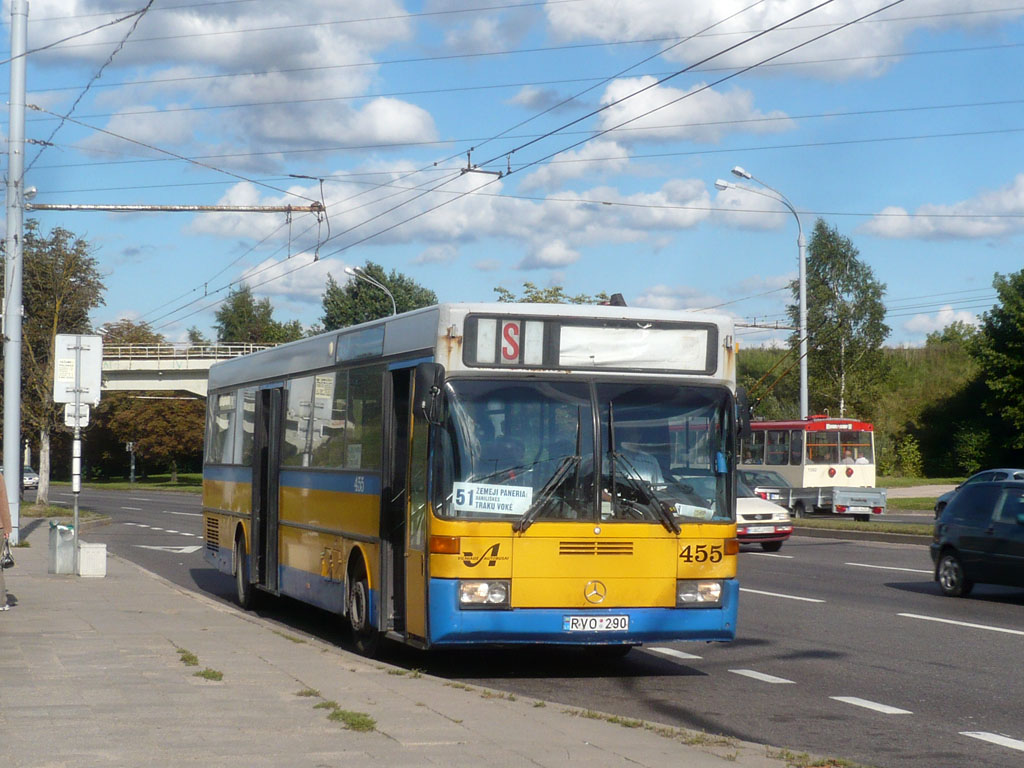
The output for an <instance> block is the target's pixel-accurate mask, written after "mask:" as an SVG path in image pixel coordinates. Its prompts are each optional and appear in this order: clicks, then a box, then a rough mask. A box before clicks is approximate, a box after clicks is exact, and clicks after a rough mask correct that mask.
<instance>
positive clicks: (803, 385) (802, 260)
mask: <svg viewBox="0 0 1024 768" xmlns="http://www.w3.org/2000/svg"><path fill="white" fill-rule="evenodd" d="M732 174H733V175H734V176H738V177H740V178H741V179H747V180H749V181H755V182H757V183H758V184H760V185H761V186H762V187H764V188H765V189H767V190H769V191H770V192H773V193H774V194H772V195H766V194H765V193H764V192H761V191H760V190H757V189H752V188H751V187H745V186H743V185H742V184H730V183H729V182H727V181H723V180H722V179H719V180H718V181H716V182H715V186H716V187H717V188H718V189H728V188H729V187H733V188H734V189H742V190H744V191H745V192H752V193H754V194H755V195H762V196H763V197H770V198H771V199H773V200H776V201H778V202H780V203H782V204H783V205H784V206H786V207H787V208H788V209H789V212H790V213H792V214H793V218H795V219H796V228H797V233H798V234H797V238H796V246H797V253H798V257H799V265H800V266H799V270H800V276H799V285H800V305H799V313H800V317H799V321H800V330H799V334H800V418H801V419H806V418H807V414H808V408H809V406H808V398H807V241H806V240H805V239H804V228H803V225H802V224H801V223H800V214H798V213H797V212H796V208H794V207H793V204H792V203H791V202H789V199H788V198H787V197H786V196H785V195H784V194H782V193H781V192H779V190H777V189H775V188H774V187H770V186H768V185H767V184H765V183H764V182H763V181H761V180H760V179H759V178H757V177H756V176H754V175H753V174H751V173H749V172H748V171H745V170H744V169H743V168H741V167H740V166H738V165H737V166H736V167H735V168H733V169H732Z"/></svg>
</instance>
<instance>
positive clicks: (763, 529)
mask: <svg viewBox="0 0 1024 768" xmlns="http://www.w3.org/2000/svg"><path fill="white" fill-rule="evenodd" d="M747 533H775V526H774V525H751V526H749V527H748V528H747Z"/></svg>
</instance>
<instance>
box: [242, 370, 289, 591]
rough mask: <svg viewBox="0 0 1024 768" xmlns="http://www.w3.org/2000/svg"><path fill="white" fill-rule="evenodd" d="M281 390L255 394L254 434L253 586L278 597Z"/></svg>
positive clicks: (251, 533) (270, 388)
mask: <svg viewBox="0 0 1024 768" xmlns="http://www.w3.org/2000/svg"><path fill="white" fill-rule="evenodd" d="M284 398H285V394H284V389H283V388H282V387H268V388H266V389H261V390H259V391H258V392H257V397H256V415H255V429H254V433H253V474H252V530H251V532H250V539H251V546H252V555H253V561H254V564H255V567H254V568H253V569H252V570H251V571H250V578H251V579H252V580H253V582H254V583H256V584H259V585H260V586H261V587H263V588H264V589H266V590H267V591H269V592H273V593H274V594H277V593H278V591H279V589H280V587H279V586H278V580H277V575H278V574H277V557H278V549H277V548H278V530H277V522H278V498H279V494H278V489H279V474H280V466H281V455H280V452H281V414H282V411H283V409H284Z"/></svg>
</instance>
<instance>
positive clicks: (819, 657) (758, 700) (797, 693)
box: [52, 489, 1024, 768]
mask: <svg viewBox="0 0 1024 768" xmlns="http://www.w3.org/2000/svg"><path fill="white" fill-rule="evenodd" d="M63 493H64V491H63V489H58V490H57V491H56V493H55V494H54V495H53V498H52V500H53V501H69V500H70V493H68V494H67V498H64V497H63V496H62V494H63ZM81 506H82V508H89V509H96V510H103V511H106V512H107V513H109V514H110V515H111V517H112V520H113V522H112V523H111V524H109V525H106V526H102V527H98V528H95V529H93V530H90V531H87V532H84V533H83V534H82V538H83V539H85V540H86V541H99V542H105V543H106V544H107V547H108V550H109V551H111V552H113V553H114V554H117V555H119V556H122V557H125V558H127V559H129V560H132V561H134V562H137V563H139V564H140V565H142V566H143V567H145V568H147V569H149V570H151V571H154V572H156V573H158V574H160V575H162V576H164V577H166V578H168V579H170V580H171V581H173V582H175V583H177V584H180V585H182V586H185V587H187V588H190V589H197V590H200V591H203V592H205V593H206V594H209V595H213V596H216V597H218V598H221V599H224V600H226V601H230V600H231V595H232V594H233V584H232V582H231V579H230V578H228V577H227V576H224V575H222V574H218V573H216V572H214V571H212V570H211V569H209V568H208V567H207V566H206V564H205V561H204V560H203V555H202V549H201V546H202V540H201V521H202V518H201V515H200V499H199V496H198V495H188V494H172V493H163V492H144V493H137V494H136V493H132V492H110V491H107V492H103V491H93V490H90V489H85V490H83V493H82V497H81ZM740 579H741V584H742V586H741V604H740V618H739V633H738V638H737V640H736V641H735V642H734V643H731V644H692V643H691V644H684V643H674V644H662V645H654V646H645V647H643V648H639V649H635V650H634V651H633V652H632V653H630V654H629V655H628V656H626V657H625V658H623V659H618V660H607V659H601V658H599V657H594V656H591V655H588V654H585V653H580V652H572V651H567V650H558V649H550V648H530V649H526V650H518V651H517V650H512V651H480V652H465V651H460V652H458V653H434V654H423V653H420V652H416V651H412V650H409V649H404V648H394V647H392V648H390V649H389V650H388V652H387V654H388V655H387V660H388V661H391V662H393V663H398V664H404V665H406V666H409V667H416V668H419V669H423V670H425V671H427V672H429V673H431V674H435V675H439V676H442V677H448V678H452V679H458V680H460V681H462V682H465V683H467V684H479V685H486V686H489V687H494V688H498V689H503V690H507V691H510V692H514V693H518V694H522V695H528V696H535V697H539V698H544V699H547V700H549V701H554V702H559V703H564V704H568V705H572V706H577V707H590V708H594V709H598V710H601V711H603V712H610V713H613V714H617V715H620V716H623V717H631V718H642V719H648V720H654V721H658V722H663V723H667V724H671V725H679V726H684V727H688V728H695V729H698V730H706V731H708V732H709V733H716V734H725V735H730V736H736V737H738V738H742V739H746V740H750V741H754V742H762V743H768V744H772V745H776V746H782V747H786V748H789V749H791V750H796V751H809V752H813V753H817V754H827V755H832V756H838V757H843V758H846V759H849V760H856V761H858V762H861V763H863V764H866V765H872V766H879V767H882V766H885V767H887V768H934V767H935V766H965V765H971V766H972V768H987V767H989V766H991V768H997V767H998V768H1005V766H1008V765H1021V764H1024V716H1022V714H1021V710H1020V706H1019V702H1020V701H1024V665H1022V664H1020V663H1019V660H1020V657H1021V653H1022V650H1024V590H1011V589H1005V588H1001V587H987V586H984V585H982V586H978V587H976V589H975V593H974V596H973V597H972V598H971V599H951V598H944V597H942V596H941V595H940V594H939V591H938V588H937V586H936V585H935V584H934V582H933V581H932V577H931V561H930V558H929V556H928V551H927V548H926V547H925V546H923V545H921V544H889V543H878V542H864V541H844V540H838V539H822V538H804V537H794V538H793V539H791V540H790V542H788V543H787V544H786V545H784V546H783V548H782V550H781V551H780V552H779V553H777V554H769V553H762V552H760V551H756V550H753V549H751V550H745V551H744V552H743V553H742V554H741V561H740ZM260 612H261V613H262V614H263V615H265V616H267V617H268V618H270V619H272V620H274V621H279V622H282V623H283V624H284V625H286V626H289V627H293V628H295V629H300V630H302V631H307V632H311V633H313V634H316V635H319V636H321V637H325V638H327V639H330V640H333V641H335V642H339V643H344V642H345V641H344V639H343V638H344V634H343V630H342V625H341V622H339V620H338V619H337V618H335V617H332V616H329V615H327V614H324V613H322V612H320V611H317V610H315V609H311V608H308V607H306V606H302V605H300V604H298V603H295V602H293V601H288V600H280V601H272V602H265V603H264V605H263V607H262V608H261V610H260ZM971 734H973V735H971Z"/></svg>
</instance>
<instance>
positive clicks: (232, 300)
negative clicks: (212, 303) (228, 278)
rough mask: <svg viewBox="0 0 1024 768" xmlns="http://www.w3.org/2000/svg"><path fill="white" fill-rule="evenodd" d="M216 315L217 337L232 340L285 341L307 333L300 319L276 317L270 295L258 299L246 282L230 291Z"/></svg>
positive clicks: (222, 339)
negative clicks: (282, 320)
mask: <svg viewBox="0 0 1024 768" xmlns="http://www.w3.org/2000/svg"><path fill="white" fill-rule="evenodd" d="M216 319H217V322H216V323H215V324H214V327H215V328H216V330H217V341H220V342H225V343H229V344H283V343H285V342H288V341H295V340H297V339H301V338H302V337H303V336H304V335H305V334H304V332H303V330H302V324H301V323H299V321H298V320H291V321H289V322H287V323H281V322H279V321H277V320H275V319H274V307H273V306H272V305H271V303H270V299H268V298H262V299H259V300H258V301H257V300H256V298H255V297H254V296H253V294H252V289H251V288H250V287H249V286H247V285H243V286H242V287H241V288H239V289H237V290H232V291H230V292H229V293H228V297H227V299H225V300H224V303H223V304H221V305H220V308H219V309H218V310H217V313H216Z"/></svg>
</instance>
